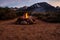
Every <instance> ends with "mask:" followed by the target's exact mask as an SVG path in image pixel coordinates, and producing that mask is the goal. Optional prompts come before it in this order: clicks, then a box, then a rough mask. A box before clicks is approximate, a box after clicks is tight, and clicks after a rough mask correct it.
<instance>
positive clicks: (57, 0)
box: [0, 0, 60, 7]
mask: <svg viewBox="0 0 60 40" xmlns="http://www.w3.org/2000/svg"><path fill="white" fill-rule="evenodd" d="M39 2H47V3H49V4H51V5H52V6H55V7H56V6H60V0H0V6H2V7H5V6H8V7H23V6H31V5H33V4H34V3H39Z"/></svg>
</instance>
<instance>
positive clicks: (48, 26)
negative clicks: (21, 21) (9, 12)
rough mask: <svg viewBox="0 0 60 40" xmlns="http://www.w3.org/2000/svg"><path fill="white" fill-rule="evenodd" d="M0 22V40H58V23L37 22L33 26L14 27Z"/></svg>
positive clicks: (11, 22) (11, 24)
mask: <svg viewBox="0 0 60 40" xmlns="http://www.w3.org/2000/svg"><path fill="white" fill-rule="evenodd" d="M15 21H16V19H14V20H8V21H0V40H60V23H47V22H43V21H38V20H37V22H36V24H33V25H16V24H13V23H14V22H15Z"/></svg>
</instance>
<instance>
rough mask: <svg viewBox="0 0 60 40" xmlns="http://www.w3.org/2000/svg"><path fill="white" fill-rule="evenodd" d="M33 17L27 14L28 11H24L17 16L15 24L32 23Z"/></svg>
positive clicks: (33, 21)
mask: <svg viewBox="0 0 60 40" xmlns="http://www.w3.org/2000/svg"><path fill="white" fill-rule="evenodd" d="M34 23H35V19H34V18H33V17H32V16H29V15H28V13H25V14H24V15H23V16H21V17H19V18H18V19H17V21H16V24H34Z"/></svg>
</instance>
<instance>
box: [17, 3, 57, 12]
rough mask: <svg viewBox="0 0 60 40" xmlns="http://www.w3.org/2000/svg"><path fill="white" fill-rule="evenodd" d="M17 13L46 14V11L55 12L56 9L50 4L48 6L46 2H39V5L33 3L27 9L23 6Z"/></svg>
mask: <svg viewBox="0 0 60 40" xmlns="http://www.w3.org/2000/svg"><path fill="white" fill-rule="evenodd" d="M18 11H29V12H30V11H31V12H33V13H34V12H39V13H40V12H48V11H56V8H55V7H54V6H52V5H50V4H48V3H47V2H40V3H35V4H33V5H31V6H29V7H27V6H25V7H22V8H20V9H18Z"/></svg>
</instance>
